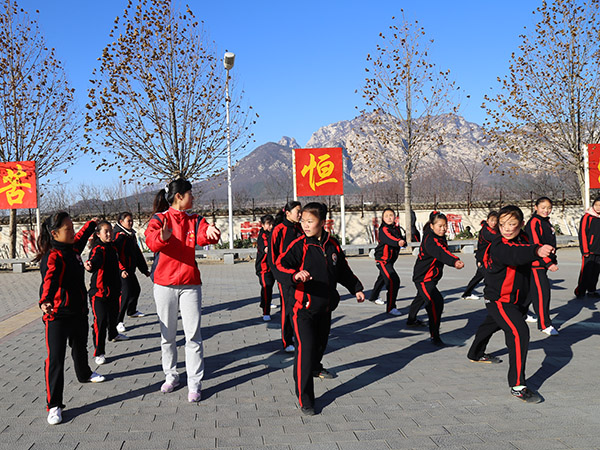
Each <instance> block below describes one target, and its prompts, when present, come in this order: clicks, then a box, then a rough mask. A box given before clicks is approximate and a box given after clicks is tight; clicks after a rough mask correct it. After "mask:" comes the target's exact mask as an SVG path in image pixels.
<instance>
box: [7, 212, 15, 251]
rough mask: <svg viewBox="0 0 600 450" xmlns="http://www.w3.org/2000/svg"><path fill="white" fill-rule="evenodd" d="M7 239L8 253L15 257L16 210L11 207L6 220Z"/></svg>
mask: <svg viewBox="0 0 600 450" xmlns="http://www.w3.org/2000/svg"><path fill="white" fill-rule="evenodd" d="M8 232H9V236H8V241H9V255H10V257H11V258H16V257H17V210H16V209H11V210H10V215H9V221H8Z"/></svg>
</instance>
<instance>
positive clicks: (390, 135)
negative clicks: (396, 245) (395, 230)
mask: <svg viewBox="0 0 600 450" xmlns="http://www.w3.org/2000/svg"><path fill="white" fill-rule="evenodd" d="M402 14H404V13H402ZM397 22H398V24H397V25H391V26H390V27H389V34H387V35H386V34H384V33H380V37H381V38H382V40H383V42H382V43H381V44H379V45H377V52H376V54H375V55H368V57H367V62H368V67H367V69H366V70H367V73H368V76H367V78H366V81H365V85H364V87H363V89H362V92H363V98H364V99H365V103H366V109H365V110H363V111H362V112H361V115H362V118H363V125H362V126H360V127H359V129H357V130H356V134H357V139H356V140H355V141H354V143H353V145H352V146H353V147H354V149H353V150H354V151H353V152H352V157H353V158H354V159H355V161H356V163H357V164H361V165H363V166H366V167H368V168H370V169H373V170H375V171H377V172H379V173H380V174H382V176H383V177H386V176H387V177H392V178H393V177H395V176H397V175H398V173H400V174H401V177H402V180H403V182H404V207H405V211H410V210H411V203H412V182H413V176H414V174H415V173H416V171H417V169H418V166H419V162H420V161H421V160H422V158H423V157H424V156H425V155H426V154H427V153H429V152H432V151H435V150H436V149H437V148H439V146H440V145H441V144H442V142H443V141H442V138H443V130H442V127H441V123H443V121H444V120H445V119H444V116H443V114H445V113H448V112H453V111H456V109H457V107H456V105H455V104H454V103H453V98H452V95H451V93H452V91H454V90H455V87H454V83H452V82H451V81H450V80H449V71H445V72H442V71H439V70H438V69H436V67H435V65H434V64H433V63H432V62H431V59H430V57H429V55H428V45H429V43H430V42H429V41H427V40H426V38H425V31H424V29H423V28H422V27H421V26H420V25H419V24H418V22H417V21H414V22H411V21H408V20H406V19H405V18H404V15H402V17H401V18H399V19H398V20H397ZM405 218H406V220H405V225H404V227H405V228H406V229H407V230H410V229H411V228H410V226H411V223H410V220H411V219H410V214H405Z"/></svg>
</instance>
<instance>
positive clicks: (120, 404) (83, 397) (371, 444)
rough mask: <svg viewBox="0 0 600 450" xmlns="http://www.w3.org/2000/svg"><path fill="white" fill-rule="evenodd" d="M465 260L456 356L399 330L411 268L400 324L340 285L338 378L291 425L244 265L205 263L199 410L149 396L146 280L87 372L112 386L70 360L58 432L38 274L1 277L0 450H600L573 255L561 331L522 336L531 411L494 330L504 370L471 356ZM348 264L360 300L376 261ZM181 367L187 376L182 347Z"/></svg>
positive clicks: (335, 339) (285, 391)
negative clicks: (48, 397) (84, 378)
mask: <svg viewBox="0 0 600 450" xmlns="http://www.w3.org/2000/svg"><path fill="white" fill-rule="evenodd" d="M461 257H462V258H463V260H465V262H466V267H465V269H464V270H462V271H457V270H455V269H450V268H446V275H445V276H444V278H443V279H442V282H441V283H440V289H441V290H442V293H443V294H444V297H445V300H446V305H445V311H444V316H443V321H442V339H443V340H444V341H446V342H447V343H449V344H452V345H451V346H448V347H445V348H437V347H434V346H433V345H432V344H430V342H429V341H428V335H427V332H425V331H421V330H415V329H409V328H407V327H406V312H407V310H408V305H409V303H410V300H411V299H412V297H413V296H414V294H415V289H414V286H413V285H412V283H410V277H411V274H412V265H413V263H414V257H413V256H411V255H405V256H401V257H400V259H399V261H398V263H397V264H396V267H397V269H398V272H399V274H400V277H401V280H402V283H403V287H402V288H401V289H400V293H399V299H400V300H399V304H398V305H399V306H398V308H399V309H400V310H401V311H402V312H403V313H404V315H403V316H402V317H400V318H395V317H391V316H388V315H386V314H385V313H384V307H383V306H377V305H375V304H372V303H370V302H365V304H358V303H356V300H355V299H354V298H353V297H352V296H350V295H347V292H346V291H345V290H344V288H340V292H341V293H342V294H343V300H342V302H341V303H340V306H339V308H338V310H336V311H335V312H334V318H333V325H332V331H331V337H330V341H329V346H328V351H327V353H326V355H325V358H324V364H325V366H326V367H327V368H328V369H330V370H331V371H333V372H335V373H337V374H338V377H337V378H336V379H333V380H316V381H315V384H316V386H315V389H316V395H317V410H318V411H319V414H318V415H316V416H313V417H306V416H302V415H301V414H300V411H299V409H298V405H297V403H296V400H295V395H294V389H293V380H292V363H293V359H292V357H291V356H290V355H288V354H285V353H283V352H282V351H281V350H280V341H279V336H280V331H279V326H278V323H279V319H280V315H279V309H275V310H274V316H273V319H274V320H273V321H272V322H269V323H265V322H263V321H262V318H261V317H260V310H259V307H258V292H259V290H258V283H257V278H256V276H255V275H254V264H253V263H252V262H241V263H237V264H235V265H233V266H226V265H222V264H202V265H201V266H200V270H201V272H202V278H203V281H204V287H203V295H204V308H203V318H202V321H203V337H204V345H205V347H204V349H205V357H206V375H205V380H204V383H203V392H202V401H201V402H200V403H199V404H189V403H187V389H186V388H185V386H183V388H179V389H178V390H176V391H175V392H173V393H172V394H166V395H165V394H161V393H160V392H159V388H160V385H161V383H162V381H163V375H162V373H161V365H160V348H159V344H160V341H159V339H160V338H159V329H158V324H157V317H156V314H155V307H154V303H153V300H152V291H151V283H150V282H149V280H148V279H144V280H141V281H142V297H141V300H140V309H141V310H143V311H145V312H147V313H149V314H148V316H147V317H144V318H141V319H128V320H127V322H126V326H127V327H128V329H127V333H126V334H128V335H129V336H130V337H131V340H129V341H126V342H119V343H108V344H107V357H108V362H107V364H106V365H104V366H101V367H100V368H99V369H98V371H99V372H101V373H102V374H104V375H106V376H107V381H106V382H104V383H100V384H79V383H78V382H77V381H76V379H75V377H74V373H73V366H72V361H71V359H70V356H68V357H67V363H66V368H67V369H66V374H65V376H66V383H65V384H66V385H65V403H66V405H67V408H66V409H65V411H64V414H63V417H64V422H63V423H62V424H60V425H56V426H50V425H48V424H47V422H46V411H45V387H44V381H43V360H44V358H45V354H46V352H45V348H44V336H43V327H42V322H41V319H40V318H39V316H40V313H39V311H36V310H35V309H34V310H31V307H32V306H35V304H36V302H37V299H38V289H39V282H40V275H39V272H37V271H32V272H27V273H24V274H13V273H8V272H3V273H0V308H1V309H0V336H2V337H0V448H6V449H11V450H13V449H14V450H18V449H45V448H48V449H52V450H60V449H78V450H82V449H102V450H112V449H123V450H128V449H177V448H195V449H213V448H219V449H221V448H232V449H240V448H242V449H252V448H268V449H288V450H290V449H294V450H296V449H298V450H299V449H338V450H350V449H368V450H378V449H406V448H415V449H436V448H444V449H494V450H495V449H511V450H514V449H523V450H526V449H536V450H537V449H543V450H550V449H574V448H576V449H600V431H599V429H600V392H599V390H598V379H599V378H598V374H599V373H600V357H599V356H600V336H599V332H600V312H599V311H598V309H597V303H598V300H597V299H589V298H588V299H583V300H577V299H575V298H574V297H573V295H572V292H573V287H574V284H575V281H576V278H577V274H578V270H579V252H578V250H576V249H562V250H560V251H559V261H560V270H559V271H558V272H556V273H554V274H551V275H550V276H551V278H552V279H553V282H554V283H553V291H552V295H553V298H552V317H553V320H554V324H555V326H558V327H559V331H560V335H559V336H556V337H547V336H546V335H545V334H542V333H541V332H538V331H537V330H536V329H535V325H531V336H532V339H531V344H530V351H529V358H528V362H527V375H528V379H529V386H530V387H532V388H534V389H536V390H539V392H540V393H541V394H542V396H543V397H544V399H545V401H544V402H543V403H540V404H537V405H532V404H526V403H523V402H521V401H519V400H517V399H515V398H512V397H511V396H510V394H509V389H508V386H507V381H506V376H507V369H508V364H507V355H506V351H505V345H504V338H503V335H502V334H501V333H497V334H496V335H495V336H494V337H493V338H492V341H491V342H490V345H489V348H488V349H489V350H490V351H491V352H493V353H494V354H495V355H497V356H499V357H501V358H503V359H504V362H503V363H502V364H498V365H487V364H474V363H471V362H470V361H469V360H467V358H466V353H467V349H468V346H469V345H470V343H471V341H472V338H473V335H474V333H475V330H476V328H477V326H478V324H479V322H480V321H481V320H482V319H483V317H484V306H483V301H466V300H462V299H460V294H461V292H462V288H463V287H464V285H465V284H466V283H467V281H468V280H469V279H470V277H471V276H472V275H473V273H474V258H473V256H472V255H461ZM350 265H351V267H352V268H353V270H354V271H355V273H356V274H357V275H358V276H359V278H360V279H361V280H362V281H363V284H364V285H365V287H366V288H367V291H366V293H367V295H368V293H369V291H370V288H371V287H372V285H373V283H374V281H375V278H376V275H377V271H376V269H375V265H374V262H373V260H371V259H369V258H368V257H356V258H351V259H350ZM478 292H480V293H481V289H479V290H478ZM275 303H277V304H278V303H279V300H278V298H276V299H275ZM32 314H33V316H32ZM35 314H37V316H36V315H35ZM36 317H37V318H36ZM32 318H33V321H31V320H32ZM422 318H426V315H425V312H424V311H423V312H422ZM9 326H10V328H9ZM13 330H14V331H13ZM179 339H180V342H183V335H182V332H180V334H179ZM90 345H91V341H90ZM90 348H91V347H90ZM90 354H91V353H90ZM179 360H180V368H181V369H180V371H181V372H182V373H183V372H184V364H183V347H180V352H179ZM90 361H91V363H92V368H93V369H95V368H96V366H95V365H94V364H93V358H91V357H90ZM183 380H184V381H185V377H184V378H183Z"/></svg>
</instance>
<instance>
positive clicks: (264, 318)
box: [263, 315, 271, 322]
mask: <svg viewBox="0 0 600 450" xmlns="http://www.w3.org/2000/svg"><path fill="white" fill-rule="evenodd" d="M263 320H264V321H265V322H269V321H270V320H271V316H267V315H265V316H263Z"/></svg>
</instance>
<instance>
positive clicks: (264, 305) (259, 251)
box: [254, 229, 275, 316]
mask: <svg viewBox="0 0 600 450" xmlns="http://www.w3.org/2000/svg"><path fill="white" fill-rule="evenodd" d="M270 245H271V233H270V232H269V231H266V230H264V229H261V230H260V231H259V232H258V237H257V238H256V263H255V264H254V266H255V268H256V275H257V276H258V281H259V283H260V307H261V309H262V312H263V316H270V315H271V301H272V300H273V285H274V284H275V277H274V276H273V272H271V268H270V267H269V261H268V256H269V246H270Z"/></svg>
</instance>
